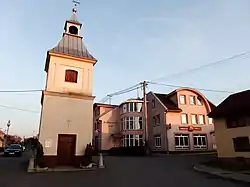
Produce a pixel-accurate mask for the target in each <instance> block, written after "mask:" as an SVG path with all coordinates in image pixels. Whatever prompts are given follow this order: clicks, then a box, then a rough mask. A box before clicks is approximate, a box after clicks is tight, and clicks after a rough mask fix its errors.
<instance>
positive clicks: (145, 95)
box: [142, 81, 148, 145]
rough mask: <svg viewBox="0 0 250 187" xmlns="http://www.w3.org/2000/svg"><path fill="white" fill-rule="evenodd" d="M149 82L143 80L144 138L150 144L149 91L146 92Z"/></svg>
mask: <svg viewBox="0 0 250 187" xmlns="http://www.w3.org/2000/svg"><path fill="white" fill-rule="evenodd" d="M146 87H147V82H146V81H143V82H142V90H143V117H144V120H143V121H144V140H145V143H147V145H148V112H147V111H148V109H147V92H146Z"/></svg>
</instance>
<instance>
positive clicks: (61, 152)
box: [57, 134, 76, 165]
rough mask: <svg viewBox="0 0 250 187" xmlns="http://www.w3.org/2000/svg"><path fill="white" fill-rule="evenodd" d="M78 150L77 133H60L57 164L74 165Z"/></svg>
mask: <svg viewBox="0 0 250 187" xmlns="http://www.w3.org/2000/svg"><path fill="white" fill-rule="evenodd" d="M75 151H76V135H71V134H59V135H58V145H57V164H58V165H72V164H73V161H74V157H75Z"/></svg>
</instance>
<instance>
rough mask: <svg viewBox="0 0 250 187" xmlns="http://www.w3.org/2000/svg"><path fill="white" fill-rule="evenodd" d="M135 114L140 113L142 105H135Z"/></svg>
mask: <svg viewBox="0 0 250 187" xmlns="http://www.w3.org/2000/svg"><path fill="white" fill-rule="evenodd" d="M136 112H142V103H136Z"/></svg>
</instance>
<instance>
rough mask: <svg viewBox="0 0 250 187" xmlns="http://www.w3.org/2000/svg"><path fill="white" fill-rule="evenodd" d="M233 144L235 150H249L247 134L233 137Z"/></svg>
mask: <svg viewBox="0 0 250 187" xmlns="http://www.w3.org/2000/svg"><path fill="white" fill-rule="evenodd" d="M233 144H234V151H235V152H250V144H249V138H248V137H247V136H246V137H237V138H233Z"/></svg>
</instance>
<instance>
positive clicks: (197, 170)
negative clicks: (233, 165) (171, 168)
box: [193, 166, 250, 184]
mask: <svg viewBox="0 0 250 187" xmlns="http://www.w3.org/2000/svg"><path fill="white" fill-rule="evenodd" d="M193 169H194V170H195V171H196V172H200V173H205V174H209V175H212V176H216V177H220V178H223V179H227V180H231V181H235V182H241V183H246V184H249V183H250V181H248V180H243V179H238V178H237V177H232V176H225V175H226V174H231V173H230V172H228V173H227V171H225V173H223V174H221V173H218V172H211V171H207V170H206V169H202V168H199V167H197V166H193Z"/></svg>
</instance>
